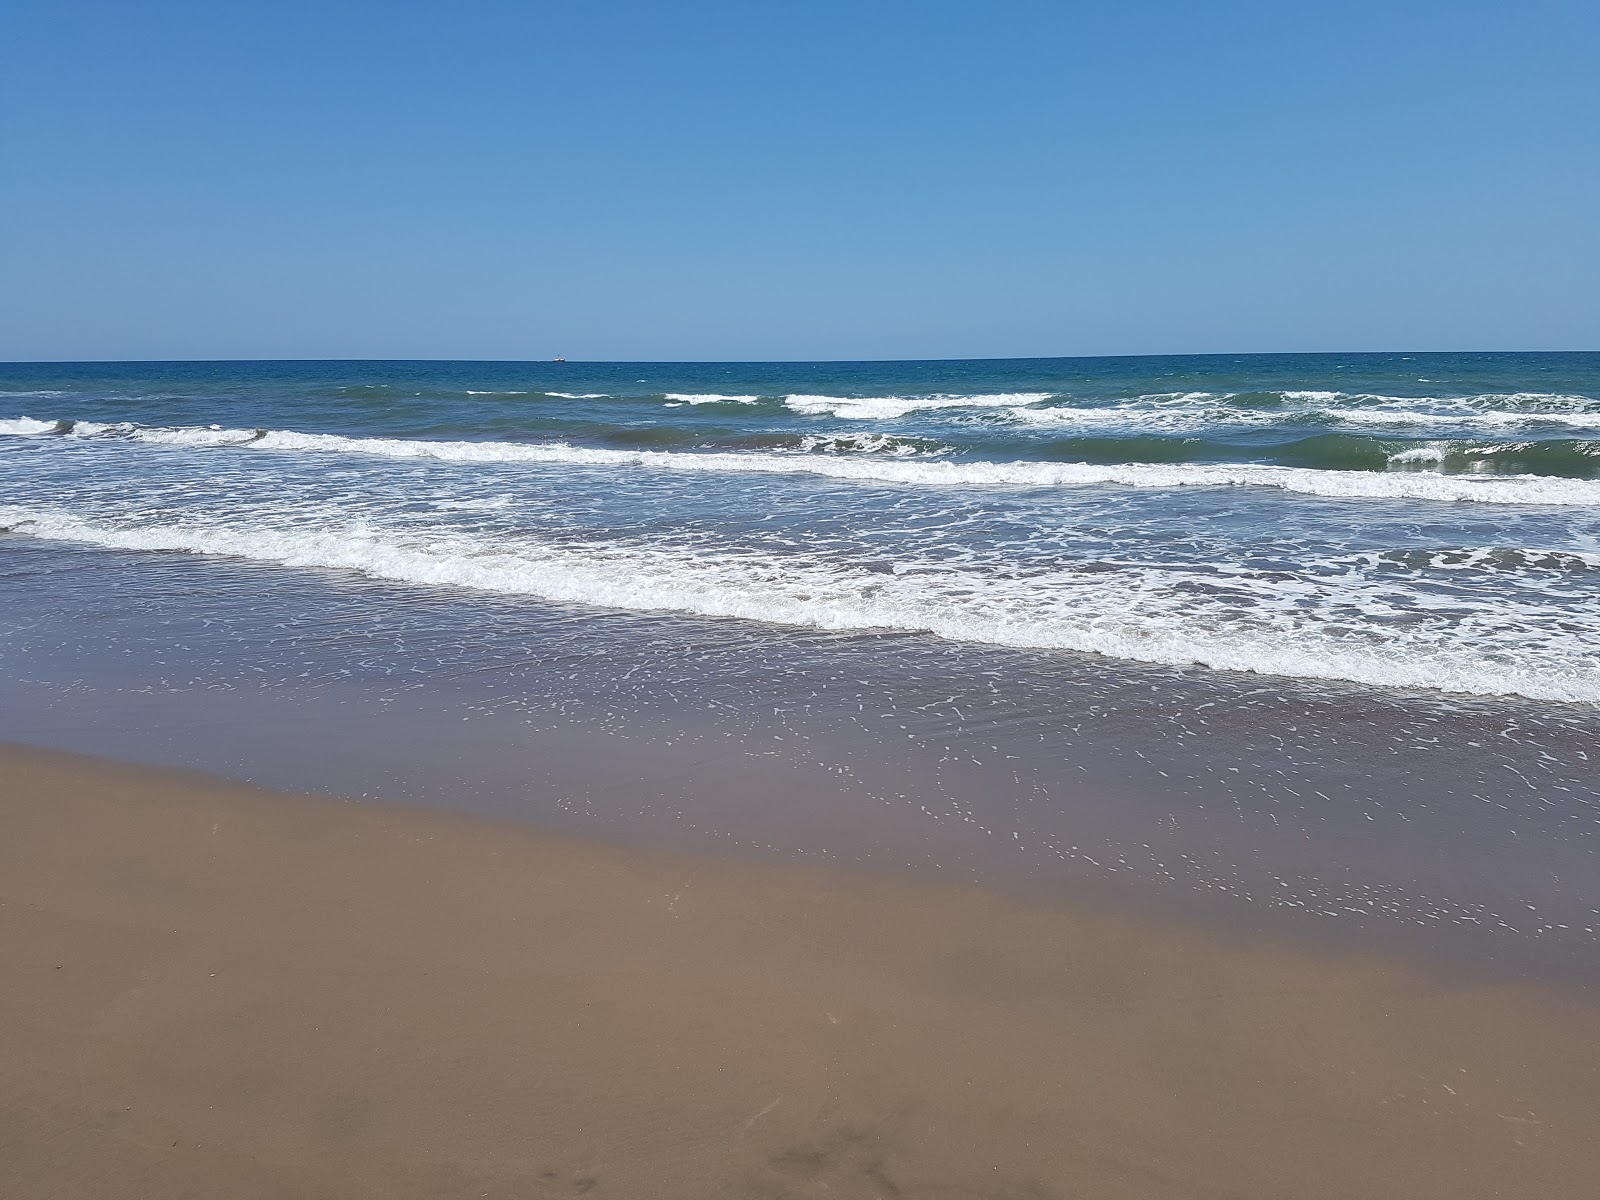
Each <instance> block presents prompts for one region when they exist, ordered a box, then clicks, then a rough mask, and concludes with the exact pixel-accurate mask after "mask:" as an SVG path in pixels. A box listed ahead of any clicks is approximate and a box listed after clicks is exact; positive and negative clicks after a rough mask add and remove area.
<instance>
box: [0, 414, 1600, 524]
mask: <svg viewBox="0 0 1600 1200" xmlns="http://www.w3.org/2000/svg"><path fill="white" fill-rule="evenodd" d="M27 420H28V419H27V418H22V419H20V421H27ZM10 424H11V425H13V426H16V428H15V430H14V431H13V432H14V435H15V436H24V437H35V436H43V435H45V434H46V432H47V431H48V432H49V433H52V434H54V435H55V436H61V437H67V438H71V439H83V440H86V441H105V442H111V443H120V444H127V445H150V446H174V447H185V448H188V449H196V450H199V449H219V450H243V449H248V450H272V451H280V452H289V453H309V454H351V455H369V456H378V457H383V458H410V459H433V460H437V461H440V462H452V463H525V464H542V465H547V466H557V465H568V466H589V467H633V468H643V469H648V470H661V471H678V472H692V473H703V474H716V473H724V472H736V473H757V474H776V475H784V474H793V475H820V476H824V477H828V478H832V479H837V480H858V481H868V482H876V483H889V484H901V485H907V486H922V487H995V486H1021V487H1040V488H1060V487H1079V486H1086V485H1095V484H1102V485H1103V484H1110V485H1117V486H1122V487H1133V488H1184V487H1264V488H1276V489H1281V490H1284V491H1289V492H1296V493H1300V494H1303V495H1320V496H1330V497H1340V498H1348V499H1357V498H1361V499H1392V500H1434V501H1447V502H1458V501H1471V502H1477V503H1487V504H1547V505H1561V506H1566V505H1580V506H1596V505H1600V481H1596V480H1591V479H1588V478H1571V477H1556V476H1543V475H1533V474H1501V473H1498V472H1489V471H1479V470H1475V471H1470V472H1462V473H1457V474H1449V473H1446V472H1441V471H1429V470H1415V469H1413V470H1403V469H1402V470H1382V471H1380V470H1363V469H1352V468H1351V467H1350V466H1349V465H1346V464H1348V463H1349V462H1350V460H1351V459H1352V458H1356V459H1358V461H1366V459H1364V458H1360V457H1359V456H1360V454H1361V451H1360V448H1359V447H1358V446H1356V447H1353V444H1352V443H1351V442H1349V441H1339V440H1329V439H1327V438H1323V437H1317V438H1312V439H1307V440H1306V442H1302V443H1294V444H1291V450H1290V452H1291V453H1298V454H1301V455H1303V456H1304V459H1303V460H1302V461H1303V462H1314V461H1317V460H1318V459H1319V458H1321V459H1322V460H1324V461H1325V460H1326V459H1328V458H1333V459H1334V460H1336V461H1338V462H1340V464H1341V465H1340V466H1337V467H1318V466H1311V465H1283V464H1280V463H1277V462H1271V461H1269V462H1266V463H1262V462H1237V461H1231V462H1193V461H1190V460H1189V459H1187V458H1182V459H1154V458H1147V459H1145V460H1143V461H1129V460H1128V459H1127V458H1126V449H1125V448H1124V449H1123V451H1122V454H1123V457H1120V458H1118V459H1117V460H1116V461H1110V462H1103V463H1096V462H1092V461H1082V460H1079V461H1070V462H1067V461H1062V462H1055V461H1036V460H1011V461H990V460H974V459H966V458H931V457H930V458H927V459H913V460H908V459H907V457H906V456H905V455H904V454H903V453H888V454H885V453H882V452H881V451H883V450H885V449H892V448H893V444H892V443H887V442H883V441H881V440H880V441H873V440H862V441H858V442H855V443H853V445H854V447H855V449H856V451H857V452H855V453H835V454H831V455H822V456H819V455H817V454H805V453H797V452H783V451H767V452H762V451H724V450H694V449H682V450H670V449H668V450H661V449H621V448H602V447H588V446H574V445H571V444H569V443H567V442H550V441H543V442H499V441H466V440H462V441H432V440H427V439H420V438H392V437H384V438H371V437H348V436H345V435H341V434H325V433H303V432H298V431H295V430H281V429H254V430H250V429H227V428H222V427H220V426H189V427H180V428H154V427H149V426H141V425H134V424H132V423H127V422H122V423H118V424H114V425H108V424H101V423H97V422H89V421H78V422H71V423H66V422H53V423H52V422H39V421H36V422H32V424H31V425H24V424H21V423H20V422H19V421H14V422H11V423H10ZM36 427H37V428H36ZM62 430H65V432H58V431H62ZM0 432H5V430H4V428H3V427H0ZM1307 443H1309V446H1308V445H1307ZM1374 445H1375V446H1381V445H1382V443H1374ZM806 448H808V447H806V446H804V445H802V447H801V449H806ZM836 448H838V447H836ZM1178 452H1180V453H1183V454H1188V453H1191V452H1192V448H1191V450H1185V449H1184V448H1183V447H1181V446H1180V447H1178ZM1408 453H1411V452H1407V451H1397V452H1395V453H1394V454H1386V455H1385V463H1386V464H1389V463H1395V465H1401V466H1404V465H1412V464H1413V463H1414V462H1415V460H1412V459H1407V458H1405V457H1404V456H1405V455H1407V454H1408ZM1397 459H1398V460H1400V461H1399V462H1395V460H1397ZM1372 461H1376V459H1373V460H1372Z"/></svg>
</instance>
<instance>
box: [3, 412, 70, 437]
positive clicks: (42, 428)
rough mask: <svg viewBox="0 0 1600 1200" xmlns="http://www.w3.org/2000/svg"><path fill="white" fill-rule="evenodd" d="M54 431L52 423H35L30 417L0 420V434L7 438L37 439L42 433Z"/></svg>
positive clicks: (53, 423) (54, 424) (54, 426)
mask: <svg viewBox="0 0 1600 1200" xmlns="http://www.w3.org/2000/svg"><path fill="white" fill-rule="evenodd" d="M55 431H56V423H55V422H54V421H35V420H34V419H33V418H32V417H11V418H9V419H0V434H3V435H5V436H8V437H38V436H39V435H40V434H42V433H54V432H55Z"/></svg>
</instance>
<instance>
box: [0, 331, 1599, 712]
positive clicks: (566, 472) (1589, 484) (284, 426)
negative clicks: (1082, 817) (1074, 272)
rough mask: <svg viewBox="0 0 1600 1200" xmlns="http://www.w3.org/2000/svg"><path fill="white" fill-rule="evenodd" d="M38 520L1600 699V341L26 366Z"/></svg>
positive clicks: (1320, 674) (620, 594)
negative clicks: (902, 359)
mask: <svg viewBox="0 0 1600 1200" xmlns="http://www.w3.org/2000/svg"><path fill="white" fill-rule="evenodd" d="M0 434H4V435H5V436H0V524H3V525H4V526H5V527H6V528H8V529H9V530H11V531H12V532H13V533H15V534H20V535H26V536H31V537H34V538H40V539H46V540H54V541H57V542H71V543H77V544H80V545H91V546H100V547H103V548H107V549H123V550H146V551H160V552H168V553H179V554H188V555H221V556H229V557H234V558H239V559H244V560H253V561H256V562H261V563H268V564H280V565H283V566H287V567H293V568H311V569H319V570H327V571H335V572H356V573H360V574H362V575H365V576H367V577H370V578H373V579H378V580H383V581H387V582H390V583H393V584H395V585H399V586H408V585H409V586H417V585H422V586H428V587H443V588H449V589H454V590H455V591H456V593H457V594H458V595H459V596H460V597H461V603H463V604H471V603H472V602H473V600H472V597H473V596H474V595H475V594H477V595H481V594H483V593H487V592H492V593H499V594H510V595H525V596H528V597H529V598H531V599H536V600H539V601H541V602H545V603H554V604H559V605H569V606H577V607H580V608H588V609H592V610H595V611H597V612H598V611H604V610H608V609H609V610H619V609H620V610H630V611H635V612H671V613H679V614H683V615H686V616H691V617H702V618H737V619H740V620H744V621H747V622H751V623H753V624H755V625H757V626H768V627H772V628H779V627H810V628H821V629H828V630H838V631H858V632H861V633H863V634H870V633H872V632H874V631H882V630H893V631H904V632H910V633H915V634H924V635H932V636H935V637H939V638H944V639H947V640H953V641H961V642H974V643H984V644H991V645H1000V646H1009V647H1016V648H1025V649H1029V650H1036V651H1041V652H1047V653H1050V652H1053V653H1061V654H1067V655H1072V654H1086V653H1087V654H1093V655H1100V656H1105V657H1109V658H1112V659H1122V660H1128V661H1139V662H1146V663H1158V664H1167V665H1175V666H1187V665H1199V666H1203V667H1210V668H1214V669H1218V670H1223V671H1233V672H1241V671H1242V672H1256V673H1261V674H1267V675H1276V676H1284V677H1298V678H1308V679H1332V680H1344V681H1349V682H1353V683H1357V684H1362V685H1366V686H1376V687H1385V688H1401V689H1436V690H1441V691H1444V692H1458V693H1476V694H1482V695H1498V694H1515V695H1521V696H1525V697H1530V698H1534V699H1539V700H1546V701H1553V702H1559V703H1578V704H1592V703H1594V702H1595V701H1596V700H1600V604H1597V600H1600V355H1596V354H1476V355H1466V354H1416V355H1284V356H1201V357H1173V358H1130V359H1041V360H1004V361H988V362H908V363H826V364H804V363H802V364H785V363H754V364H636V363H625V364H615V363H611V364H605V363H602V364H589V363H440V362H424V363H400V362H371V363H368V362H337V363H151V364H64V365H28V364H12V365H7V366H4V367H0Z"/></svg>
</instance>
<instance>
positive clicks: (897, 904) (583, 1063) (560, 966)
mask: <svg viewBox="0 0 1600 1200" xmlns="http://www.w3.org/2000/svg"><path fill="white" fill-rule="evenodd" d="M0 779H3V781H4V785H3V786H0V828H3V831H4V834H3V837H0V901H3V908H0V971H3V973H4V977H3V981H0V1076H3V1077H4V1078H5V1080H6V1081H7V1082H6V1087H5V1089H4V1094H3V1096H0V1194H4V1195H7V1196H18V1197H23V1196H27V1197H46V1196H75V1197H102V1196H103V1197H133V1196H151V1197H154V1196H162V1197H175V1196H216V1195H229V1196H262V1197H265V1196H275V1197H276V1196H289V1195H293V1196H328V1197H334V1196H339V1197H348V1196H463V1197H467V1196H473V1197H481V1196H563V1195H579V1194H585V1193H587V1194H590V1195H593V1196H596V1197H603V1196H616V1197H642V1196H663V1197H686V1198H687V1197H709V1196H729V1197H744V1196H755V1197H768V1196H770V1197H781V1196H794V1197H811V1196H816V1197H820V1196H861V1197H873V1196H876V1197H891V1196H935V1197H958V1196H997V1197H1024V1196H1026V1197H1066V1196H1095V1197H1191V1196H1192V1197H1201V1196H1205V1197H1220V1196H1237V1197H1291V1196H1292V1197H1340V1198H1344V1197H1351V1196H1395V1197H1402V1196H1403V1197H1431V1196H1438V1197H1467V1196H1484V1197H1488V1196H1499V1197H1513V1196H1526V1197H1544V1198H1549V1197H1562V1196H1572V1197H1579V1196H1590V1195H1593V1194H1594V1189H1595V1186H1596V1183H1597V1181H1600V1143H1597V1142H1596V1140H1595V1139H1594V1138H1593V1136H1592V1134H1593V1130H1594V1129H1595V1128H1596V1127H1600V1021H1597V1020H1596V1017H1597V1016H1600V1006H1597V1005H1596V1004H1595V1003H1594V1002H1593V999H1592V997H1588V996H1585V995H1584V994H1582V993H1572V992H1565V993H1564V992H1561V991H1557V990H1549V989H1543V988H1534V987H1531V986H1521V985H1511V984H1485V983H1481V982H1480V983H1471V982H1467V981H1464V980H1459V979H1452V978H1449V977H1445V976H1442V975H1434V974H1429V973H1426V972H1424V971H1422V970H1420V969H1417V968H1413V967H1407V966H1400V965H1396V964H1393V963H1389V962H1385V961H1383V960H1380V959H1376V958H1359V957H1350V956H1338V955H1334V954H1330V953H1327V952H1316V953H1313V952H1311V951H1308V950H1305V949H1300V948H1295V947H1287V946H1283V945H1276V944H1269V943H1265V942H1261V941H1259V940H1257V939H1249V938H1244V937H1240V938H1236V939H1230V938H1227V937H1224V936H1220V935H1218V934H1216V933H1213V932H1201V931H1199V930H1195V929H1187V928H1182V927H1178V926H1164V925H1161V924H1157V923H1152V922H1149V921H1143V920H1141V921H1135V920H1132V919H1129V918H1126V917H1114V916H1108V915H1104V914H1089V913H1081V912H1074V911H1071V910H1067V909H1062V908H1054V907H1039V906H1031V905H1028V904H1024V903H1022V902H1020V901H1016V900H1013V899H1008V898H1005V897H1003V896H1000V895H996V894H993V893H988V892H984V891H980V890H976V889H973V888H967V887H956V886H941V885H937V884H935V883H930V882H925V881H921V880H913V881H907V880H903V879H898V878H893V877H886V876H885V877H879V876H865V875H847V874H833V873H826V872H814V871H808V870H806V869H803V868H798V867H793V866H783V865H779V866H765V867H763V866H755V865H747V864H736V863H727V862H719V861H701V860H694V859H689V858H684V857H674V856H669V855H664V854H650V853H640V852H635V851H623V850H618V849H613V848H609V847H605V846H601V845H597V844H591V843H586V842H582V841H578V840H568V839H564V838H562V837H557V836H551V835H547V834H544V833H541V832H538V831H534V830H531V829H526V828H520V827H515V826H505V825H496V824H492V823H488V822H478V821H475V820H473V819H469V818H465V817H458V816H451V815H447V814H437V813H431V812H426V811H422V810H411V809H405V808H397V807H386V806H380V805H371V804H352V803H348V802H341V801H338V800H334V799H328V798H321V797H300V796H291V795H282V794H274V793H269V792H264V791H259V790H256V789H252V788H248V787H245V786H242V785H238V784H233V783H227V782H223V781H220V780H216V779H213V778H210V777H207V776H203V775H194V774H185V773H181V772H174V771H163V770H153V769H148V768H136V767H128V766H123V765H118V764H111V763H106V762H100V761H95V760H89V759H82V758H75V757H71V756H67V755H63V754H60V753H56V752H50V751H41V750H35V749H29V748H22V747H15V746H12V747H6V748H4V750H3V751H0Z"/></svg>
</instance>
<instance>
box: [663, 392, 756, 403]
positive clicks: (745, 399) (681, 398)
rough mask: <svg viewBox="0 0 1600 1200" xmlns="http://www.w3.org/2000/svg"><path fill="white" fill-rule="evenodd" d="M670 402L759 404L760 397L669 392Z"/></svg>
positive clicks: (667, 395) (667, 394)
mask: <svg viewBox="0 0 1600 1200" xmlns="http://www.w3.org/2000/svg"><path fill="white" fill-rule="evenodd" d="M666 397H667V399H668V400H673V401H676V402H677V403H679V404H759V403H760V402H761V397H760V396H722V395H718V394H717V393H715V392H705V393H702V392H667V393H666Z"/></svg>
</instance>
